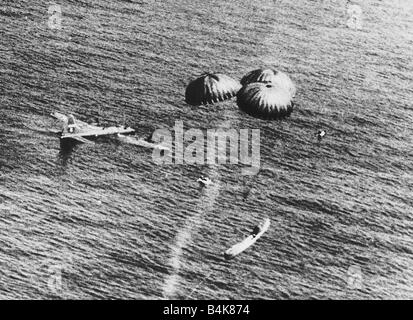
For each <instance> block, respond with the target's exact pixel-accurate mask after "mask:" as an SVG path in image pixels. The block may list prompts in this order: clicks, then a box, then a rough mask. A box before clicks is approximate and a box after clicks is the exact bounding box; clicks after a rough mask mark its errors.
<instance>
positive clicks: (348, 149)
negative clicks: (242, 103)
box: [0, 0, 413, 299]
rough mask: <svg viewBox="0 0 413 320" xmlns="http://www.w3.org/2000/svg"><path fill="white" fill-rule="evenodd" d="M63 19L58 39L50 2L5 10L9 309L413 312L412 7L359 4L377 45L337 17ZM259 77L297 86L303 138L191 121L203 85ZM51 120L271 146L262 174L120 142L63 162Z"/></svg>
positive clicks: (84, 7)
mask: <svg viewBox="0 0 413 320" xmlns="http://www.w3.org/2000/svg"><path fill="white" fill-rule="evenodd" d="M57 3H58V4H60V5H61V8H62V23H61V28H60V29H52V28H50V27H49V25H48V20H49V17H50V15H49V14H48V8H49V5H51V4H53V3H52V2H49V1H42V0H40V1H28V0H27V1H22V0H14V1H10V0H2V1H1V3H0V79H1V80H0V94H1V95H0V298H6V299H11V298H23V299H29V298H34V299H51V298H63V299H68V298H69V299H70V298H72V299H89V298H91V299H101V298H105V299H112V298H122V299H127V298H132V299H165V298H176V299H209V298H214V299H311V298H318V299H327V298H331V299H342V298H346V299H356V298H360V299H370V298H371V299H395V298H407V299H413V215H412V214H413V212H412V207H413V148H412V146H413V144H412V143H413V141H412V138H413V126H412V123H413V112H412V105H411V103H412V101H413V87H412V83H413V63H412V59H413V2H412V1H411V0H400V1H394V0H383V1H378V0H375V1H370V0H368V1H363V2H360V3H358V4H359V5H360V6H361V8H362V9H363V20H362V22H363V24H362V28H361V29H360V30H356V29H352V28H349V27H348V26H347V21H348V19H349V14H348V13H347V2H346V1H338V0H336V1H333V0H331V1H327V0H325V1H321V0H320V1H309V0H305V1H293V0H274V1H268V0H263V1H256V2H251V1H246V0H239V1H227V0H225V1H224V0H219V1H218V0H213V1H200V0H183V1H179V0H165V1H155V0H147V1H132V0H130V1H126V0H125V1H120V0H118V1H103V0H90V1H86V0H83V1H68V0H59V1H57ZM354 3H355V4H356V2H354ZM261 66H270V67H275V68H278V69H280V70H283V71H284V72H286V73H288V74H289V75H290V77H291V78H292V79H293V80H294V82H295V83H296V85H297V89H298V91H297V96H296V103H297V105H296V109H295V111H294V112H293V113H292V115H291V117H290V118H289V119H287V120H284V121H264V120H259V119H255V118H253V117H250V116H248V115H246V114H244V113H242V112H240V111H239V110H238V107H237V106H236V103H235V101H234V100H232V101H229V102H225V103H221V104H219V105H216V106H201V107H191V106H189V105H187V104H186V103H185V102H184V93H185V87H186V85H187V84H188V82H189V81H190V80H192V79H194V78H196V77H197V76H199V75H200V74H202V73H203V72H207V71H208V72H222V73H225V74H228V75H230V76H232V77H234V78H236V79H240V78H241V77H242V76H243V75H244V74H245V73H247V72H248V71H250V70H253V69H256V68H258V67H261ZM53 111H59V112H62V113H65V114H67V113H73V114H75V115H76V116H77V117H78V118H79V119H81V120H84V121H87V122H93V120H94V119H96V118H99V119H100V120H101V121H106V122H107V123H108V124H112V125H115V124H123V123H124V122H125V121H126V122H127V123H128V125H130V126H132V127H134V128H136V130H137V135H138V136H148V135H149V134H151V133H152V132H153V131H154V130H155V129H158V128H167V129H171V130H172V129H173V126H174V124H175V121H177V120H180V121H183V123H184V126H185V129H189V128H199V129H202V130H206V129H208V128H211V129H214V128H222V129H230V128H234V129H236V130H239V129H246V128H249V129H260V130H261V158H260V161H261V170H260V172H259V173H258V174H257V175H254V176H244V175H242V174H241V169H242V168H243V166H242V165H231V164H227V165H220V166H218V165H217V166H214V165H173V164H172V165H156V164H155V163H154V161H153V159H152V151H151V150H148V149H143V148H139V147H137V146H131V145H124V144H120V143H118V142H117V141H114V140H112V139H101V140H98V141H97V143H96V144H93V145H90V144H84V145H79V146H76V147H75V148H74V150H73V151H72V152H69V153H65V152H61V151H60V145H59V139H58V138H57V137H56V136H53V135H50V134H46V133H47V130H48V129H52V128H53V129H58V128H59V126H58V123H57V122H56V121H54V120H53V119H52V118H51V117H50V116H49V114H50V112H53ZM320 128H321V129H325V130H326V131H327V135H326V137H325V138H324V140H323V141H321V142H320V143H319V142H317V139H315V136H314V133H315V132H317V130H318V129H320ZM201 175H207V176H209V177H210V178H211V179H212V180H213V181H214V184H213V185H211V186H210V187H208V188H204V189H200V188H199V187H198V184H197V182H196V180H197V179H198V177H199V176H201ZM265 217H269V218H270V219H271V226H270V229H269V230H268V231H267V232H266V233H265V234H264V236H263V237H262V238H261V239H260V240H258V241H257V243H256V244H255V245H254V246H253V247H252V248H250V249H248V250H247V251H246V252H245V253H243V254H241V255H240V256H238V257H237V258H235V259H234V260H231V261H226V260H224V258H223V256H222V252H223V251H225V250H226V249H228V248H229V247H230V246H232V245H233V244H235V243H237V242H238V241H240V240H241V239H243V238H244V236H245V235H246V234H248V233H249V232H250V230H251V229H252V227H253V226H254V225H256V224H257V223H258V222H260V221H262V219H263V218H265ZM355 280H357V281H358V282H357V283H356V282H355ZM355 283H356V284H357V285H355Z"/></svg>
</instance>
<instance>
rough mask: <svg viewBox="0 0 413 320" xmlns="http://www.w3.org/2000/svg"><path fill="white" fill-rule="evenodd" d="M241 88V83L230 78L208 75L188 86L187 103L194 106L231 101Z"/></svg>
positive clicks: (220, 75)
mask: <svg viewBox="0 0 413 320" xmlns="http://www.w3.org/2000/svg"><path fill="white" fill-rule="evenodd" d="M240 88H241V85H240V83H239V82H238V81H236V80H234V79H232V78H231V77H229V76H226V75H224V74H221V73H216V74H211V73H207V74H204V75H202V76H201V77H199V78H198V79H196V80H193V81H191V82H190V83H189V84H188V86H187V87H186V91H185V101H186V103H188V104H190V105H193V106H197V105H201V104H213V103H216V102H219V101H224V100H228V99H231V98H232V97H234V96H235V95H236V94H237V92H238V91H239V89H240Z"/></svg>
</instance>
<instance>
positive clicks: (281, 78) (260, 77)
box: [241, 69, 296, 98]
mask: <svg viewBox="0 0 413 320" xmlns="http://www.w3.org/2000/svg"><path fill="white" fill-rule="evenodd" d="M253 82H263V83H269V82H270V83H276V84H278V85H280V86H281V87H283V88H285V89H286V90H287V91H288V92H289V93H290V94H291V97H292V98H294V97H295V93H296V88H295V85H294V83H293V82H292V80H291V79H290V77H289V76H288V75H287V74H285V73H284V72H282V71H278V70H275V69H257V70H253V71H251V72H249V73H247V74H246V75H245V76H244V77H243V78H242V79H241V84H242V85H243V86H245V85H246V84H248V83H253Z"/></svg>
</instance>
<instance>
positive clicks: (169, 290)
mask: <svg viewBox="0 0 413 320" xmlns="http://www.w3.org/2000/svg"><path fill="white" fill-rule="evenodd" d="M231 115H232V116H233V115H234V114H233V112H232V111H231V110H228V109H227V110H226V111H225V113H224V119H228V118H229V117H230V116H231ZM235 120H236V121H235V122H237V123H238V122H239V117H236V119H235ZM232 124H233V121H232V120H224V121H222V123H221V127H223V126H225V127H231V125H232ZM210 168H211V171H210V172H209V177H210V179H211V180H212V181H213V184H212V185H209V186H208V187H206V188H204V190H203V195H202V196H201V198H200V200H199V203H198V206H197V207H196V209H195V214H194V215H192V216H191V217H189V218H188V219H187V220H186V221H185V225H184V227H183V228H182V229H181V230H180V231H179V232H178V234H177V236H176V240H175V244H174V246H173V247H172V250H171V251H172V252H171V257H170V259H169V265H170V266H171V267H172V273H171V274H170V275H169V276H168V277H167V278H166V280H165V284H164V286H163V297H164V298H165V299H173V298H174V295H175V293H176V288H177V286H178V284H179V271H180V269H181V260H182V258H181V257H182V252H183V249H184V248H185V247H186V246H187V245H188V244H190V242H191V238H192V233H193V232H196V231H197V229H198V228H199V226H200V224H201V222H202V217H203V216H204V215H205V214H207V213H208V212H211V211H212V209H213V208H214V205H215V201H216V198H217V197H218V195H219V190H220V186H221V183H220V175H219V170H218V165H212V166H211V167H210ZM191 294H192V292H191Z"/></svg>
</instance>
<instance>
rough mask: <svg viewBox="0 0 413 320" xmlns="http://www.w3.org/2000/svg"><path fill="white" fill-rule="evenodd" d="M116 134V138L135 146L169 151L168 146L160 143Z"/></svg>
mask: <svg viewBox="0 0 413 320" xmlns="http://www.w3.org/2000/svg"><path fill="white" fill-rule="evenodd" d="M117 136H118V139H119V140H120V141H121V142H124V143H128V144H133V145H135V146H140V147H144V148H151V149H159V150H166V151H170V150H169V148H168V147H165V146H163V145H161V144H155V143H151V142H147V141H145V140H143V139H136V138H134V137H129V136H124V135H123V134H118V135H117Z"/></svg>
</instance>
